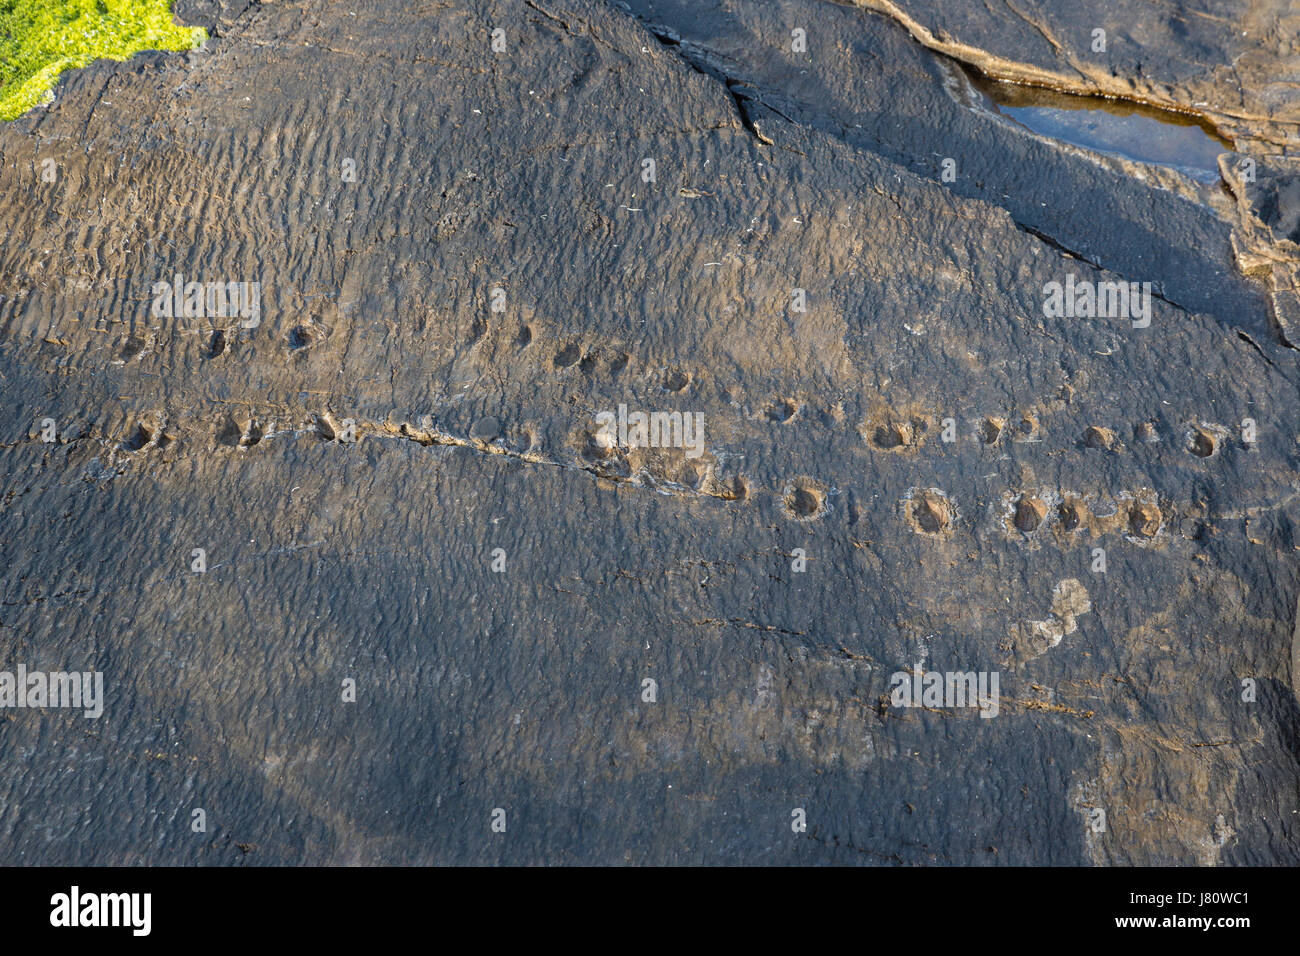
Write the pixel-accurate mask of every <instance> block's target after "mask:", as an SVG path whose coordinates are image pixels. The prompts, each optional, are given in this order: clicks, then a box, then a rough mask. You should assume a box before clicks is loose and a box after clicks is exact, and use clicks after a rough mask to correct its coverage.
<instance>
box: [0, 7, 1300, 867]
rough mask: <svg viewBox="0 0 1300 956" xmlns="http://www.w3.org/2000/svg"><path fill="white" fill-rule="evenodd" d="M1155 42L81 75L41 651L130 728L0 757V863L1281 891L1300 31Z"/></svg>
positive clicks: (597, 41)
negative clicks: (764, 876) (907, 676)
mask: <svg viewBox="0 0 1300 956" xmlns="http://www.w3.org/2000/svg"><path fill="white" fill-rule="evenodd" d="M1114 6H1115V5H1113V4H1112V5H1109V7H1111V8H1113V7H1114ZM1135 6H1136V5H1135ZM1165 6H1167V7H1168V11H1165V10H1164V8H1163V7H1162V12H1161V13H1160V14H1159V16H1160V17H1161V18H1163V19H1160V20H1154V21H1153V20H1150V19H1149V17H1150V16H1151V14H1149V13H1146V12H1143V11H1145V6H1144V7H1143V11H1139V10H1136V9H1135V10H1133V11H1131V13H1129V14H1125V13H1124V10H1123V9H1120V10H1119V11H1118V12H1117V13H1108V14H1106V15H1105V16H1104V17H1101V18H1100V19H1098V21H1097V22H1098V25H1099V26H1102V27H1105V28H1107V29H1108V31H1110V33H1111V35H1112V37H1114V36H1116V35H1120V36H1124V37H1126V38H1128V39H1129V40H1131V42H1132V43H1133V44H1135V46H1134V47H1133V49H1135V50H1138V52H1137V53H1132V54H1129V53H1125V54H1124V55H1123V56H1120V55H1118V54H1117V55H1116V56H1115V57H1114V58H1113V59H1111V60H1107V61H1106V62H1105V64H1104V67H1096V68H1094V67H1093V66H1086V65H1085V64H1084V61H1083V59H1082V57H1083V55H1084V54H1083V52H1082V51H1085V50H1087V49H1088V45H1087V44H1088V36H1089V34H1088V33H1087V32H1086V31H1084V32H1081V31H1083V29H1084V27H1087V26H1088V25H1089V24H1090V23H1091V20H1090V19H1088V14H1087V11H1086V9H1084V8H1081V7H1080V5H1079V4H1073V3H1071V4H1065V3H1056V2H1051V3H1049V2H1045V0H1044V2H1038V3H1028V2H1026V3H1025V4H1019V5H1018V9H1019V10H1020V11H1021V13H1022V14H1023V15H1017V14H1016V13H1015V12H1014V11H1013V10H1012V8H1010V7H1008V11H1011V12H1005V14H1004V12H1002V11H999V10H996V9H993V10H990V9H988V8H986V7H984V6H978V7H977V6H976V5H962V6H961V7H960V8H959V11H958V10H956V9H950V8H949V7H948V6H943V7H942V8H940V6H939V5H938V4H935V5H933V6H932V7H927V6H925V5H924V4H904V3H898V4H897V8H896V9H895V10H893V11H890V10H885V11H884V12H885V13H886V14H888V15H882V14H881V12H879V11H878V10H868V9H863V8H860V7H852V6H847V5H837V4H830V3H824V2H811V0H809V2H802V0H792V2H785V3H779V4H760V3H741V2H734V3H720V2H713V0H692V2H690V3H686V2H655V3H650V2H649V0H635V2H630V3H627V4H607V3H600V2H592V0H527V2H520V3H515V2H503V3H493V4H489V3H476V2H466V0H438V2H434V3H430V4H412V3H399V2H362V3H358V4H348V5H338V4H308V3H281V2H275V3H263V4H248V5H244V4H239V3H236V4H229V3H188V4H187V3H182V4H180V5H179V6H178V8H177V10H178V16H179V17H180V19H181V20H182V21H183V22H186V23H195V24H201V25H204V26H208V27H209V29H210V31H211V33H212V35H213V39H212V40H211V41H210V42H209V43H208V45H207V46H206V47H205V48H204V49H203V50H201V51H197V52H195V53H192V54H183V55H161V54H156V55H155V54H150V55H146V56H142V57H138V58H136V59H134V60H132V61H131V62H129V63H126V64H98V65H96V66H94V67H92V68H89V69H86V70H84V71H81V72H79V73H76V74H73V75H70V76H69V77H68V78H67V79H66V80H65V81H64V82H63V83H62V84H61V85H60V87H59V89H58V91H57V97H56V100H55V102H54V104H53V105H52V106H51V107H49V108H48V109H44V110H39V111H36V112H33V113H30V114H28V115H27V116H25V117H23V118H22V119H20V120H18V121H16V122H14V123H12V124H8V125H6V126H4V127H3V128H2V129H0V168H2V169H3V175H2V176H0V210H2V211H3V214H4V219H5V221H6V223H7V224H8V225H9V230H8V231H9V238H8V239H7V240H6V241H5V242H4V243H3V245H0V375H2V376H3V378H2V381H3V386H2V387H0V399H3V402H4V406H5V407H4V414H3V415H0V422H4V423H7V424H4V426H3V430H2V431H0V445H2V447H0V481H2V482H3V484H2V486H0V573H2V574H3V578H2V579H0V580H2V582H3V603H2V604H0V640H2V642H3V647H4V648H5V654H6V662H7V663H6V664H5V665H2V666H6V667H9V668H11V669H12V667H13V666H14V665H15V664H16V663H17V662H19V661H21V662H24V663H25V664H26V666H27V667H28V668H29V669H38V668H39V669H44V670H48V671H54V670H89V669H91V668H94V669H97V670H100V671H102V672H103V673H104V681H105V707H104V714H103V716H102V717H100V718H98V719H86V718H84V717H82V716H81V714H80V713H79V712H76V713H72V712H68V711H60V710H52V709H47V710H43V711H40V710H5V711H0V716H3V718H4V719H3V720H2V721H0V754H3V756H4V759H5V762H6V765H8V766H9V767H11V768H12V769H13V772H11V773H10V774H7V775H6V776H5V778H4V781H3V789H0V846H3V847H4V850H5V855H6V859H8V860H10V861H11V862H14V863H33V864H35V863H45V864H61V863H73V862H78V863H97V864H104V863H140V862H151V863H171V864H193V863H203V864H285V863H299V862H308V863H493V862H503V863H542V862H548V863H598V864H621V863H729V862H732V863H734V862H747V863H770V864H780V863H843V864H1003V865H1005V864H1130V863H1150V864H1166V863H1181V864H1200V865H1212V864H1245V863H1254V864H1285V863H1292V864H1293V863H1295V862H1297V859H1300V849H1298V847H1300V834H1298V833H1297V824H1296V822H1295V821H1296V820H1297V810H1300V806H1297V799H1298V798H1297V793H1298V790H1297V776H1298V773H1300V763H1298V760H1300V758H1298V757H1297V746H1296V739H1297V736H1296V735H1297V726H1298V724H1297V721H1298V720H1300V709H1298V708H1297V702H1296V679H1295V675H1294V671H1293V666H1294V665H1293V653H1294V650H1293V633H1294V625H1295V613H1294V612H1295V606H1296V595H1297V592H1298V591H1300V572H1298V571H1297V562H1296V557H1297V555H1296V550H1297V540H1296V520H1297V516H1298V514H1300V511H1298V509H1300V504H1298V498H1300V488H1298V485H1297V481H1298V478H1300V476H1298V475H1297V458H1298V456H1300V448H1298V447H1297V437H1298V435H1300V428H1298V426H1300V395H1298V394H1297V378H1298V376H1297V352H1296V350H1295V348H1294V347H1290V345H1289V343H1291V342H1296V341H1297V339H1296V337H1295V335H1290V336H1288V329H1294V324H1293V322H1294V316H1296V315H1297V314H1300V313H1297V312H1295V311H1291V310H1292V309H1293V305H1292V303H1291V301H1290V300H1288V298H1287V297H1288V295H1291V296H1293V295H1294V284H1288V283H1289V282H1290V280H1289V278H1288V277H1289V276H1290V275H1291V274H1292V271H1293V268H1294V262H1295V256H1294V253H1295V251H1296V246H1295V243H1296V241H1297V236H1296V234H1295V228H1294V227H1295V222H1296V216H1297V215H1298V214H1300V213H1298V212H1297V206H1296V201H1297V199H1296V195H1295V190H1294V189H1293V188H1292V186H1291V183H1292V180H1293V178H1294V171H1293V169H1294V159H1293V157H1292V156H1289V155H1288V150H1289V149H1293V148H1294V132H1293V127H1294V124H1295V123H1296V121H1297V119H1298V117H1297V115H1296V112H1295V103H1296V100H1295V98H1294V97H1293V96H1289V95H1286V92H1285V89H1284V87H1285V85H1286V83H1287V82H1288V81H1287V79H1286V78H1287V77H1291V76H1294V75H1295V72H1296V70H1297V64H1296V51H1295V49H1294V47H1293V45H1292V46H1288V44H1287V43H1286V42H1285V37H1286V36H1292V37H1293V36H1294V35H1295V33H1294V31H1292V32H1291V33H1290V34H1286V33H1285V29H1286V24H1287V22H1288V21H1287V17H1289V16H1291V15H1290V14H1289V13H1288V12H1287V10H1286V8H1285V5H1277V6H1276V7H1275V6H1270V5H1269V4H1252V5H1246V4H1240V5H1229V6H1231V7H1232V9H1231V10H1229V11H1227V12H1226V13H1224V14H1223V18H1224V19H1226V20H1228V21H1229V22H1234V23H1242V24H1245V25H1246V26H1245V27H1243V28H1244V29H1248V30H1249V29H1252V27H1250V24H1252V23H1266V24H1268V26H1267V28H1266V29H1263V28H1261V29H1263V33H1262V34H1261V35H1259V36H1253V35H1252V36H1250V37H1245V38H1240V37H1236V36H1234V35H1233V32H1232V30H1231V29H1229V28H1228V27H1227V26H1224V25H1222V24H1220V23H1218V21H1209V20H1208V19H1207V18H1205V17H1202V16H1200V15H1199V14H1195V13H1192V12H1186V13H1180V11H1181V10H1182V8H1181V6H1180V5H1178V4H1172V5H1165ZM1117 16H1119V17H1123V16H1127V17H1128V19H1127V20H1123V22H1122V23H1118V24H1117V22H1116V21H1115V17H1117ZM1180 17H1181V18H1180ZM909 18H910V20H912V21H915V22H916V23H924V24H926V29H927V30H929V31H930V32H931V33H932V34H934V36H936V37H939V36H941V35H943V36H947V37H949V38H951V41H952V42H953V43H960V44H961V45H963V49H962V50H957V51H956V53H959V54H961V55H962V56H963V58H964V59H966V60H967V61H968V62H973V63H975V65H977V66H978V65H979V63H978V62H977V61H979V59H980V57H979V56H977V55H975V54H974V53H970V52H969V51H966V50H965V48H966V47H969V49H970V50H976V51H979V50H982V51H985V52H986V53H987V55H988V57H997V58H1000V59H999V61H998V62H999V63H1001V62H1002V61H1006V60H1008V59H1010V60H1014V61H1016V62H1020V63H1023V64H1025V69H1026V70H1028V69H1030V68H1032V69H1034V70H1039V71H1053V73H1058V72H1059V73H1062V74H1064V73H1065V72H1066V71H1067V68H1068V69H1071V70H1073V71H1074V73H1073V74H1072V75H1074V76H1075V80H1074V81H1072V82H1074V83H1075V85H1076V86H1079V87H1086V86H1088V85H1089V84H1091V85H1092V86H1093V87H1096V88H1098V89H1101V91H1103V92H1112V93H1113V92H1114V90H1113V89H1112V87H1113V86H1114V85H1115V84H1127V85H1128V86H1127V88H1128V89H1130V90H1131V91H1136V92H1135V95H1136V94H1137V93H1141V94H1142V95H1143V96H1144V97H1145V98H1147V99H1152V100H1155V99H1157V98H1159V97H1157V93H1158V94H1159V96H1160V97H1164V98H1165V99H1167V100H1168V101H1169V103H1170V104H1173V105H1177V104H1178V103H1183V102H1184V101H1191V102H1193V103H1195V102H1198V101H1201V100H1205V101H1207V102H1209V103H1210V104H1211V105H1210V106H1209V107H1205V108H1204V110H1205V113H1206V115H1211V114H1212V115H1213V116H1215V117H1218V118H1219V121H1220V122H1221V123H1222V124H1223V125H1224V126H1225V127H1226V126H1227V125H1229V120H1225V119H1223V117H1228V118H1229V119H1230V121H1231V124H1230V125H1232V128H1233V142H1234V143H1235V145H1236V147H1237V149H1239V150H1241V152H1240V153H1225V156H1224V157H1221V158H1220V168H1221V170H1223V171H1224V186H1223V187H1219V186H1217V185H1216V186H1214V187H1213V188H1210V187H1206V186H1205V185H1204V184H1200V183H1197V182H1194V181H1193V180H1191V179H1188V178H1187V177H1184V176H1181V175H1180V174H1179V173H1178V172H1177V171H1175V170H1170V169H1164V168H1161V167H1157V166H1149V165H1144V164H1140V163H1134V162H1130V161H1126V160H1123V159H1117V158H1115V157H1103V156H1098V155H1095V154H1090V153H1088V152H1087V151H1085V150H1081V149H1078V148H1073V147H1068V146H1065V145H1062V144H1059V143H1054V142H1052V141H1050V140H1048V139H1046V138H1044V137H1041V136H1037V135H1034V134H1032V133H1030V132H1029V131H1026V130H1024V129H1021V128H1018V127H1016V126H1015V125H1014V124H1011V123H1007V122H1005V121H1002V120H999V119H998V118H997V117H996V116H992V115H989V114H988V113H987V112H983V111H981V110H979V109H976V108H973V106H972V101H971V99H970V98H969V96H968V95H967V91H966V90H965V89H964V87H963V86H962V82H961V77H960V71H957V72H954V68H953V65H952V64H951V63H950V62H948V61H946V60H945V59H944V58H942V57H940V56H938V55H936V54H935V53H934V52H932V51H931V50H928V49H926V48H925V46H924V45H923V44H922V43H919V42H917V39H916V37H915V34H916V30H915V27H914V26H913V27H912V28H911V32H909V24H908V22H906V21H908V19H909ZM1144 18H1148V19H1144ZM1261 18H1262V19H1261ZM1174 23H1186V24H1189V27H1188V30H1187V31H1184V30H1181V29H1175V28H1174V26H1171V24H1174ZM1015 24H1019V25H1015ZM1012 25H1015V26H1014V30H1012V29H1011V26H1012ZM494 29H501V30H502V31H504V32H503V34H502V39H503V41H504V42H503V49H501V50H500V51H499V52H497V51H494V50H493V46H492V44H493V38H492V31H493V30H494ZM795 30H803V31H805V34H806V43H807V45H806V48H804V49H803V50H802V51H796V50H794V49H793V48H792V31H795ZM1045 31H1046V32H1047V33H1050V35H1051V37H1054V38H1055V39H1056V43H1052V42H1051V40H1050V39H1049V38H1048V37H1047V35H1046V33H1045ZM1238 32H1240V31H1238ZM1022 34H1023V36H1022ZM1030 34H1032V35H1033V37H1034V38H1036V39H1034V41H1033V42H1029V40H1028V39H1026V38H1027V37H1029V36H1030ZM1269 38H1272V39H1269ZM1275 41H1276V42H1275ZM944 42H948V41H944ZM1136 44H1140V47H1139V46H1137V45H1136ZM1122 46H1123V45H1122V44H1120V43H1116V44H1113V45H1112V47H1111V49H1112V50H1120V49H1121V48H1122ZM1234 58H1236V61H1237V65H1238V72H1239V75H1238V76H1232V75H1230V74H1231V71H1230V70H1229V67H1228V64H1230V63H1232V62H1233V61H1234ZM1139 61H1140V64H1141V67H1142V69H1141V71H1139V70H1138V69H1137V65H1138V63H1139ZM990 62H992V61H991V60H989V61H986V62H985V64H984V65H985V66H988V65H989V63H990ZM1225 71H1227V72H1225ZM1104 77H1109V79H1105V80H1104V82H1103V78H1104ZM1062 85H1063V84H1062ZM1198 108H1200V107H1198ZM1247 140H1249V143H1247ZM1243 157H1244V158H1253V159H1255V160H1256V165H1255V175H1254V176H1253V178H1251V177H1247V176H1245V174H1244V172H1243V169H1245V168H1246V167H1243V166H1242V164H1241V162H1240V160H1241V159H1242V158H1243ZM45 159H52V160H53V161H54V166H55V168H56V170H57V175H56V177H55V178H54V181H52V182H50V181H47V180H46V179H45V178H43V177H42V170H43V169H44V168H47V167H46V166H44V165H43V160H45ZM945 159H953V160H954V161H955V162H954V167H952V168H953V169H954V171H955V176H954V177H953V178H947V177H945V175H944V173H945V169H946V167H945V165H944V162H943V161H944V160H945ZM647 161H650V163H651V165H649V166H648V165H647ZM651 171H653V175H652V176H651V175H649V173H650V172H651ZM177 275H180V276H181V277H182V279H181V282H182V284H183V283H186V282H191V281H197V282H212V283H216V282H221V283H250V284H251V283H253V282H256V283H258V284H259V285H258V292H257V295H258V297H259V298H258V303H259V308H258V310H257V315H256V316H255V317H250V316H249V315H234V316H220V315H217V316H213V315H210V314H205V315H198V316H189V317H184V316H183V317H180V318H177V317H168V316H159V315H157V314H156V311H157V310H156V309H155V307H154V306H155V300H156V299H157V294H156V290H155V288H154V286H155V283H158V282H163V283H171V282H173V280H174V277H175V276H177ZM1067 276H1073V279H1072V280H1071V281H1072V282H1075V283H1090V284H1092V286H1096V285H1098V284H1103V283H1112V282H1116V283H1117V282H1120V281H1124V282H1137V283H1142V282H1150V283H1151V284H1152V288H1153V290H1154V291H1153V293H1152V295H1151V299H1150V313H1149V322H1147V323H1146V324H1143V323H1142V322H1140V321H1134V320H1133V318H1132V317H1130V316H1126V315H1111V316H1109V317H1096V316H1094V317H1086V316H1078V317H1075V316H1071V317H1065V316H1059V315H1058V316H1049V315H1047V314H1045V308H1044V296H1045V292H1044V289H1045V287H1047V286H1048V285H1049V284H1050V283H1065V282H1066V281H1067ZM1090 287H1091V286H1090ZM182 298H183V296H182ZM204 305H205V306H206V302H205V303H204ZM200 311H205V312H206V308H204V309H201V310H200ZM620 406H625V408H624V409H623V412H624V413H625V414H622V416H621V417H622V419H624V420H626V419H628V417H629V414H630V413H634V412H637V411H640V412H644V413H647V415H648V414H649V413H653V412H662V413H668V414H671V413H673V412H678V413H683V415H684V414H685V413H689V414H691V415H692V416H693V418H692V419H691V425H690V426H686V425H685V422H683V425H684V426H685V427H684V429H683V431H684V432H685V431H687V430H690V428H691V427H692V426H693V427H694V428H695V429H698V430H699V431H697V434H699V435H702V443H701V445H700V447H699V448H698V453H697V449H696V448H693V447H691V443H690V441H689V440H687V439H688V436H687V435H685V434H683V435H682V440H681V441H679V442H677V443H676V445H675V446H674V447H663V444H669V443H667V442H665V443H662V444H660V443H653V442H646V441H640V442H638V441H635V440H632V441H629V440H627V435H619V434H617V433H618V430H619V429H618V428H617V427H614V428H613V429H612V430H611V428H610V427H606V426H603V425H602V422H601V419H599V418H598V416H600V415H601V414H602V413H609V415H610V416H612V418H611V419H609V420H618V419H619V418H620ZM47 420H48V421H52V422H53V423H54V429H55V435H54V440H53V441H50V440H47V438H48V430H47V429H46V427H45V426H44V425H43V423H44V422H46V421H47ZM623 424H624V426H626V425H627V422H626V421H624V422H623ZM634 432H635V426H634V424H633V427H632V430H631V432H629V434H632V433H634ZM196 551H201V552H202V554H201V558H200V557H196ZM1099 552H1100V555H1099ZM1099 557H1100V561H1099ZM196 561H197V562H198V564H197V565H196ZM196 567H201V569H202V570H195V568H196ZM914 670H924V671H926V672H979V673H997V674H998V675H1000V685H999V686H1000V695H1001V696H1000V701H999V703H998V707H997V713H996V716H992V715H989V716H990V717H991V719H986V718H985V717H982V716H981V711H980V710H979V709H976V708H972V707H951V706H942V705H940V706H916V707H907V706H899V705H897V704H896V703H895V701H894V699H893V697H892V695H891V675H893V674H895V673H898V672H911V671H914ZM346 681H354V682H355V688H356V691H355V702H345V701H344V700H343V697H344V695H345V693H346V689H345V688H344V683H345V682H346ZM1247 698H1249V699H1247ZM497 808H500V809H502V810H504V811H505V813H504V820H505V821H506V829H505V832H494V830H493V828H492V821H493V819H494V816H493V811H494V810H495V809H497ZM195 809H203V810H204V811H205V816H206V829H205V830H204V831H203V832H195V831H194V829H193V826H192V822H193V811H194V810H195ZM796 809H802V810H804V811H805V814H806V819H807V829H806V830H805V831H802V832H796V831H795V830H794V829H792V826H791V821H792V811H794V810H796ZM1099 810H1100V811H1102V812H1103V813H1102V815H1101V816H1099V815H1098V813H1097V811H1099ZM1099 821H1100V823H1099Z"/></svg>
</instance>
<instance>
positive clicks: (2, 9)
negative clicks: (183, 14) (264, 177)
mask: <svg viewBox="0 0 1300 956" xmlns="http://www.w3.org/2000/svg"><path fill="white" fill-rule="evenodd" d="M205 39H207V31H206V30H204V29H203V28H202V27H182V26H177V25H176V24H175V23H174V22H173V21H172V13H171V0H0V120H12V119H17V118H18V117H19V116H21V115H22V114H23V113H25V112H27V110H29V109H31V108H32V107H33V106H37V105H38V104H40V103H43V102H46V101H48V99H49V98H50V91H51V90H52V89H54V84H55V83H56V82H58V79H59V76H60V75H61V74H62V73H63V72H64V71H65V70H74V69H77V68H78V67H83V66H86V65H88V64H90V63H93V62H94V61H95V60H129V59H130V58H131V57H132V56H134V55H135V54H137V53H139V52H141V51H143V50H191V49H194V48H196V47H198V46H200V45H201V44H202V43H203V41H204V40H205Z"/></svg>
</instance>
